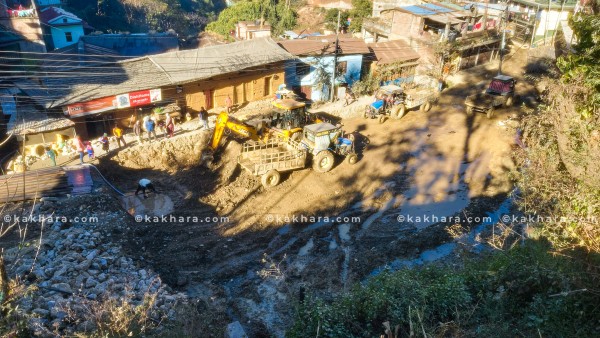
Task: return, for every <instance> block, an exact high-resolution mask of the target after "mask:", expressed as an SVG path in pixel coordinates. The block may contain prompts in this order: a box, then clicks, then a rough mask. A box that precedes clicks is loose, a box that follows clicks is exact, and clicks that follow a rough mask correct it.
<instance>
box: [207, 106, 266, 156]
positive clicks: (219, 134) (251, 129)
mask: <svg viewBox="0 0 600 338" xmlns="http://www.w3.org/2000/svg"><path fill="white" fill-rule="evenodd" d="M261 129H262V128H260V126H259V127H255V126H252V125H250V124H247V123H244V122H242V121H239V120H237V119H235V118H233V117H231V116H229V114H227V113H226V112H221V113H220V114H219V115H218V116H217V120H216V122H215V131H214V132H213V136H212V138H211V139H210V148H211V149H212V150H213V151H214V150H216V149H217V148H218V147H219V144H220V143H221V139H222V138H223V134H224V133H225V131H226V130H230V131H232V132H234V133H236V134H238V135H239V136H242V137H244V138H248V139H251V140H254V141H258V140H259V139H260V138H261V137H260V136H259V132H260V131H262V130H261ZM261 134H262V133H261ZM261 136H262V135H261Z"/></svg>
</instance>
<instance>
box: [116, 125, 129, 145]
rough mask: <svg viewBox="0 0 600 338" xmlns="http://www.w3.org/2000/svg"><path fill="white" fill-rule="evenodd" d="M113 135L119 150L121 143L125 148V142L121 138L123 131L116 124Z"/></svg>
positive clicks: (123, 138)
mask: <svg viewBox="0 0 600 338" xmlns="http://www.w3.org/2000/svg"><path fill="white" fill-rule="evenodd" d="M113 135H114V136H115V138H116V139H117V144H118V145H119V149H121V142H123V146H124V147H126V146H127V143H126V142H125V137H123V129H121V128H120V127H119V125H118V124H115V127H114V128H113Z"/></svg>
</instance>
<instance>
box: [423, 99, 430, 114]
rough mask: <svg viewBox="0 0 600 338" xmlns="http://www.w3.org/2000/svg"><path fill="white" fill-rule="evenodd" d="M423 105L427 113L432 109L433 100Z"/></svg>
mask: <svg viewBox="0 0 600 338" xmlns="http://www.w3.org/2000/svg"><path fill="white" fill-rule="evenodd" d="M422 107H423V111H424V112H426V113H427V112H428V111H430V110H431V102H429V101H427V102H425V103H423V105H422Z"/></svg>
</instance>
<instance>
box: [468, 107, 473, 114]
mask: <svg viewBox="0 0 600 338" xmlns="http://www.w3.org/2000/svg"><path fill="white" fill-rule="evenodd" d="M473 111H474V109H473V107H472V106H467V116H473Z"/></svg>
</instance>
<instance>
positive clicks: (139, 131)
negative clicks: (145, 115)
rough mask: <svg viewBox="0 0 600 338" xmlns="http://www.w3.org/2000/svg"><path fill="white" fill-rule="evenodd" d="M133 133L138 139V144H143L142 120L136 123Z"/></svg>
mask: <svg viewBox="0 0 600 338" xmlns="http://www.w3.org/2000/svg"><path fill="white" fill-rule="evenodd" d="M133 133H134V134H135V137H136V138H137V141H138V144H142V143H143V141H142V124H141V123H140V120H137V121H135V123H134V124H133Z"/></svg>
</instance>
